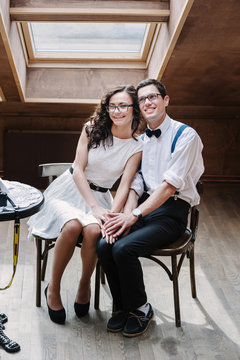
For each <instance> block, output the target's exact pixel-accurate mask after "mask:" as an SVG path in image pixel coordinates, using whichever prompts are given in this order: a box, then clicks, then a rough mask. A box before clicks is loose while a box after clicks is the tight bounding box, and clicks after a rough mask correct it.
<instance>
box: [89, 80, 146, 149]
mask: <svg viewBox="0 0 240 360" xmlns="http://www.w3.org/2000/svg"><path fill="white" fill-rule="evenodd" d="M123 91H124V92H126V93H127V94H129V95H130V96H131V98H132V102H133V120H132V125H131V128H132V137H133V138H134V139H135V137H134V134H135V133H136V131H137V130H138V127H139V124H140V116H139V112H140V110H139V107H138V99H137V93H136V89H135V87H134V86H132V85H123V86H118V87H116V88H114V89H113V90H111V91H109V92H108V93H107V94H105V95H104V96H103V98H102V100H101V103H100V104H99V105H98V106H97V108H96V110H95V112H94V114H93V115H92V116H91V117H90V124H88V125H86V133H87V136H88V138H89V143H88V148H89V149H91V148H97V147H98V146H99V145H100V143H101V142H103V145H104V146H105V145H108V146H111V145H112V144H113V136H112V132H111V127H112V123H113V122H112V120H111V119H110V116H109V113H108V111H107V106H108V105H109V101H110V98H111V97H112V96H113V95H115V94H117V93H120V92H123Z"/></svg>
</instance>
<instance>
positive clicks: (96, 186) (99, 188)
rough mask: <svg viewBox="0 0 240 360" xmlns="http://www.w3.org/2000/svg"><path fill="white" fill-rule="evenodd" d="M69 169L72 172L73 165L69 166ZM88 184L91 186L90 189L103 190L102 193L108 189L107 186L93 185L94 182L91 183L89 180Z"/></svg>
mask: <svg viewBox="0 0 240 360" xmlns="http://www.w3.org/2000/svg"><path fill="white" fill-rule="evenodd" d="M69 171H70V173H71V174H73V167H72V166H71V167H70V168H69ZM89 186H90V188H91V189H92V190H95V191H100V192H103V193H105V192H107V191H108V190H109V189H107V188H104V187H101V186H98V185H95V184H93V183H91V182H89Z"/></svg>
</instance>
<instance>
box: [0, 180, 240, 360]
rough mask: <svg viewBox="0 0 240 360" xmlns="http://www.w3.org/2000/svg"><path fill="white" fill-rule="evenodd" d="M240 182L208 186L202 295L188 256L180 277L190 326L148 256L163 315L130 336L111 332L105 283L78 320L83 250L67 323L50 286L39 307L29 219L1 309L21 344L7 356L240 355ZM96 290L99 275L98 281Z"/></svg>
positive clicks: (151, 359)
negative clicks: (51, 300) (96, 303)
mask: <svg viewBox="0 0 240 360" xmlns="http://www.w3.org/2000/svg"><path fill="white" fill-rule="evenodd" d="M239 194H240V185H237V184H235V185H234V184H232V185H225V184H204V194H203V196H202V199H201V206H200V223H199V229H198V237H197V242H196V281H197V296H198V297H197V299H192V297H191V290H190V280H189V269H188V266H187V262H186V263H184V264H183V267H182V270H181V274H180V278H179V286H180V305H181V318H182V327H181V328H176V327H175V320H174V307H173V295H172V284H171V283H170V281H169V279H168V277H167V275H166V274H165V272H163V270H162V269H161V268H160V267H159V266H158V265H156V264H155V263H153V262H151V261H149V260H147V259H143V260H142V264H143V269H144V276H145V284H146V289H147V293H148V297H149V299H148V300H149V301H150V302H151V304H152V306H153V308H154V312H155V317H154V320H153V321H152V323H151V325H150V327H149V330H148V331H147V332H146V333H145V334H144V335H142V336H140V337H138V338H133V339H128V338H124V337H123V336H122V335H121V334H119V333H118V334H110V333H108V332H107V331H106V322H107V320H108V318H109V316H110V314H111V306H112V302H111V296H110V292H109V289H108V286H107V285H104V286H101V293H100V310H99V311H95V310H94V308H93V300H92V299H91V308H90V313H89V315H87V316H86V317H84V318H82V319H81V320H80V319H78V318H76V316H75V313H74V309H73V303H74V298H75V292H76V290H77V282H78V279H79V277H80V274H81V261H80V256H79V249H78V248H76V251H75V253H74V256H73V258H72V260H71V262H70V264H69V266H68V268H67V270H66V272H65V273H64V277H63V281H62V298H63V302H64V305H65V307H66V311H67V322H66V324H65V325H64V326H61V325H56V324H54V323H52V322H51V321H50V320H49V318H48V313H47V306H46V302H45V298H44V294H43V290H44V288H45V286H46V285H47V283H48V279H49V276H50V267H51V261H52V255H50V258H49V264H48V268H47V272H46V280H45V281H44V282H43V284H42V306H41V307H40V308H37V307H36V306H35V256H36V249H35V244H34V243H33V242H30V241H28V240H27V226H26V220H27V219H24V220H22V221H21V233H20V249H19V260H18V266H17V272H16V275H15V278H14V281H13V284H12V286H11V287H10V288H9V289H7V290H5V291H0V312H4V313H6V314H7V315H8V318H9V321H8V323H7V324H6V330H5V333H6V334H7V335H8V336H9V337H10V338H11V339H13V340H15V341H17V342H18V343H19V344H20V345H21V351H20V352H19V353H17V354H15V355H12V354H8V353H6V352H5V351H4V350H3V349H2V348H1V347H0V360H5V359H12V358H13V357H14V358H16V359H18V360H28V359H29V360H50V359H54V360H55V359H58V360H75V359H79V360H80V359H82V360H113V359H114V360H132V359H134V360H136V359H141V360H155V359H157V360H158V359H161V360H225V359H226V360H239V359H240V300H239V299H240V296H239V295H240V255H239V254H240V252H239V245H240V238H239V234H240V195H239ZM12 240H13V222H1V223H0V287H3V286H4V285H6V283H7V282H8V281H9V280H10V277H11V273H12ZM92 294H94V277H93V280H92Z"/></svg>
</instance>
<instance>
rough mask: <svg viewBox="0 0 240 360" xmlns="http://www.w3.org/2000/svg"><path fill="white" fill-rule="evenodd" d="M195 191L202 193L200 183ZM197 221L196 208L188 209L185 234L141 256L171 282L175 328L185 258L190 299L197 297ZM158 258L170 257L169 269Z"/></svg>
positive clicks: (177, 320) (178, 324)
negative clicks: (179, 284)
mask: <svg viewBox="0 0 240 360" xmlns="http://www.w3.org/2000/svg"><path fill="white" fill-rule="evenodd" d="M197 189H198V192H199V194H202V193H203V185H202V183H201V182H198V184H197ZM198 219H199V209H198V208H197V207H196V206H193V207H192V208H191V209H190V214H189V227H188V228H187V229H186V231H185V233H184V234H183V235H182V236H181V237H180V238H179V239H178V240H177V241H175V242H174V243H172V244H170V245H167V246H163V247H162V248H160V249H157V250H155V251H154V252H153V253H152V254H147V255H144V256H143V257H145V258H147V259H150V260H153V261H154V262H156V263H157V264H159V265H160V266H161V267H162V268H163V269H164V270H165V271H166V272H167V274H168V276H169V279H170V280H171V281H172V282H173V296H174V309H175V323H176V326H177V327H180V326H181V316H180V303H179V287H178V276H179V273H180V270H181V266H182V263H183V260H184V258H185V257H187V258H188V259H189V265H190V282H191V291H192V297H193V298H196V296H197V294H196V282H195V267H194V244H195V240H196V237H197V228H198ZM159 256H170V257H171V269H170V267H168V266H167V265H165V264H164V263H163V262H162V261H161V260H160V259H158V257H159Z"/></svg>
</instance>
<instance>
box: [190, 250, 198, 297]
mask: <svg viewBox="0 0 240 360" xmlns="http://www.w3.org/2000/svg"><path fill="white" fill-rule="evenodd" d="M189 262H190V282H191V289H192V297H193V298H196V297H197V292H196V281H195V264H194V244H193V246H192V249H191V250H190V254H189Z"/></svg>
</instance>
